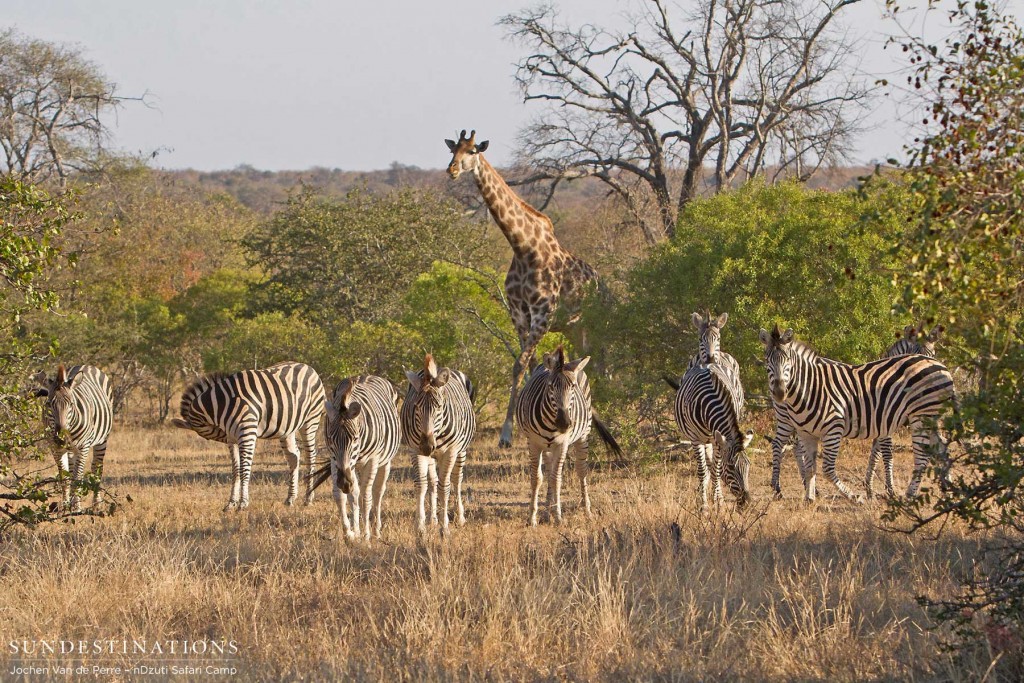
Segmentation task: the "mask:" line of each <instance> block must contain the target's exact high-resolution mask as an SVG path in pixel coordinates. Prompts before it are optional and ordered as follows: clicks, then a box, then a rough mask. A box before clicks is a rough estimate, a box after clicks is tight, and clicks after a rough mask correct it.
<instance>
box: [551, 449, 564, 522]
mask: <svg viewBox="0 0 1024 683" xmlns="http://www.w3.org/2000/svg"><path fill="white" fill-rule="evenodd" d="M568 451H569V444H568V443H565V442H564V441H563V442H562V443H560V444H558V447H557V448H549V449H548V457H549V462H550V463H551V465H550V467H548V521H551V522H555V523H561V522H562V468H563V467H565V458H566V455H567V453H568Z"/></svg>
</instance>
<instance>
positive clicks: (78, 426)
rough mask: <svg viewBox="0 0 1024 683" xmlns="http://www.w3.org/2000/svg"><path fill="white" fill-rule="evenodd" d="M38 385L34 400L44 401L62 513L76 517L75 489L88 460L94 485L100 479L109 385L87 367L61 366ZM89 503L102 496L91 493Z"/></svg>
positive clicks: (110, 412)
mask: <svg viewBox="0 0 1024 683" xmlns="http://www.w3.org/2000/svg"><path fill="white" fill-rule="evenodd" d="M38 379H40V380H41V381H42V382H43V383H44V384H45V387H44V388H41V389H39V390H38V391H37V392H36V395H37V396H46V406H45V408H44V411H43V422H44V423H45V425H46V430H47V432H48V433H49V435H50V438H51V439H53V442H54V444H55V446H56V447H57V448H56V450H55V451H54V459H55V460H56V462H57V469H58V479H59V480H60V482H61V492H62V495H63V500H64V507H65V509H69V510H71V511H72V512H78V511H80V510H81V507H82V506H81V502H80V501H79V496H78V488H79V486H80V484H81V483H82V477H83V476H84V475H85V461H86V460H87V459H88V458H89V456H90V454H91V455H92V474H93V476H94V477H95V478H96V480H97V481H96V483H97V485H98V484H99V483H100V482H101V481H102V478H103V457H104V456H105V455H106V453H107V439H108V438H109V437H110V427H111V425H112V424H113V421H114V417H113V416H114V408H113V399H112V393H111V390H110V380H109V379H108V378H107V376H106V375H105V374H104V373H103V371H102V370H100V369H99V368H95V367H93V366H91V365H75V366H72V367H71V369H70V370H65V368H64V366H63V365H61V366H60V367H59V368H58V369H57V376H56V377H55V378H54V379H52V380H47V379H46V378H45V374H41V376H40V377H38ZM69 478H70V482H69ZM93 500H94V502H96V503H100V502H102V501H103V492H102V490H100V489H97V490H96V492H95V493H94V496H93Z"/></svg>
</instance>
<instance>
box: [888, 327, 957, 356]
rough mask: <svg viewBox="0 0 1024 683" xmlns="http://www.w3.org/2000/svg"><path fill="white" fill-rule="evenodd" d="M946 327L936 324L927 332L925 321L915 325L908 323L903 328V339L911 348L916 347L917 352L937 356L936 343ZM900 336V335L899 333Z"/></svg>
mask: <svg viewBox="0 0 1024 683" xmlns="http://www.w3.org/2000/svg"><path fill="white" fill-rule="evenodd" d="M945 329H946V328H945V327H943V326H942V325H936V326H935V327H933V328H932V331H931V332H929V333H927V334H925V331H924V322H923V321H922V322H920V323H918V324H917V326H916V327H915V326H914V325H907V326H906V327H904V328H903V337H902V339H903V341H905V342H906V343H907V344H908V345H909V346H910V348H913V347H916V349H915V350H916V352H917V353H921V354H924V355H925V356H930V357H932V358H934V357H935V343H936V342H938V341H939V338H940V337H941V336H942V333H943V332H944V331H945ZM897 337H899V335H897Z"/></svg>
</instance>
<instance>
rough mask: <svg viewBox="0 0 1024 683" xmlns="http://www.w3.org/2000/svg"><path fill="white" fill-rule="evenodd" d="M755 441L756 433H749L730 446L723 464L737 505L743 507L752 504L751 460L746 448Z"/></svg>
mask: <svg viewBox="0 0 1024 683" xmlns="http://www.w3.org/2000/svg"><path fill="white" fill-rule="evenodd" d="M753 440H754V433H753V432H747V433H746V434H744V435H743V436H742V437H741V438H739V439H734V440H733V442H732V443H730V444H728V446H727V450H726V453H725V461H724V462H723V465H724V466H723V468H722V474H723V476H724V477H725V482H726V484H728V485H729V490H730V491H732V493H733V495H734V496H736V503H737V505H739V506H740V507H743V506H744V505H746V504H747V503H748V502H750V460H749V459H748V458H747V454H746V452H745V451H746V448H747V446H749V445H750V442H751V441H753Z"/></svg>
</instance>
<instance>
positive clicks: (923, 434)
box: [760, 325, 955, 500]
mask: <svg viewBox="0 0 1024 683" xmlns="http://www.w3.org/2000/svg"><path fill="white" fill-rule="evenodd" d="M760 338H761V342H762V343H763V344H764V346H765V367H766V369H767V373H768V386H769V389H770V391H771V394H772V398H773V399H774V400H775V401H777V402H778V403H780V404H783V405H784V406H785V408H786V410H787V411H788V413H789V417H790V419H791V420H792V422H793V425H794V428H795V430H796V432H797V436H798V438H799V439H800V440H801V441H802V442H803V446H804V450H805V452H806V453H807V454H808V458H807V462H806V463H805V470H806V471H805V478H804V486H805V493H806V497H807V500H814V498H815V495H816V492H815V471H816V467H817V464H816V458H815V455H814V454H816V453H817V447H818V443H819V441H820V442H821V445H822V451H823V462H824V471H825V475H826V476H827V477H828V478H829V480H831V481H832V483H833V484H835V485H836V488H837V489H839V492H840V493H842V494H843V495H844V496H846V497H847V498H849V499H851V500H857V498H855V496H854V495H853V493H852V492H851V491H850V490H849V489H848V488H847V487H846V485H845V484H844V483H843V482H842V481H841V480H840V479H839V476H838V474H837V473H836V457H837V456H838V455H839V445H840V442H841V441H842V439H844V438H850V439H878V438H883V437H888V436H891V435H892V433H893V432H895V431H896V429H898V428H899V427H901V426H903V425H905V424H909V425H910V428H911V431H912V432H913V444H914V474H913V476H912V477H911V481H910V485H909V486H908V488H907V495H908V496H914V495H916V494H917V491H918V488H919V486H920V483H921V477H922V475H923V474H924V470H925V468H926V467H927V465H928V461H929V449H932V450H937V451H938V452H939V454H940V456H944V455H945V444H944V443H943V442H942V440H941V439H940V438H939V433H938V428H937V427H936V425H935V424H934V422H935V420H936V419H937V418H938V417H939V416H940V415H941V414H942V412H943V411H944V410H945V408H946V406H947V405H949V404H951V403H953V402H954V401H955V392H954V389H953V377H952V376H951V375H950V373H949V370H947V369H946V367H945V366H944V365H943V364H942V363H940V362H939V361H937V360H935V359H933V358H927V357H925V356H899V357H896V358H886V359H882V360H876V361H871V362H868V363H864V364H862V365H847V364H846V363H840V362H838V361H834V360H830V359H827V358H822V357H821V356H819V355H818V354H817V353H816V352H815V351H814V350H812V349H811V348H810V347H809V346H807V345H805V344H803V343H802V342H799V341H797V340H795V339H794V335H793V330H791V329H789V330H786V331H785V332H780V331H779V327H778V325H776V326H775V328H774V329H773V330H772V331H771V332H768V331H767V330H764V329H762V330H761V332H760ZM774 467H777V464H773V468H774Z"/></svg>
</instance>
